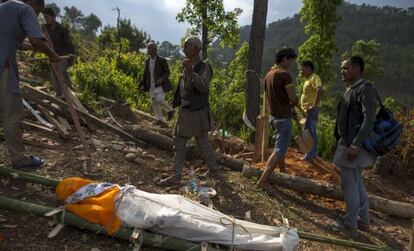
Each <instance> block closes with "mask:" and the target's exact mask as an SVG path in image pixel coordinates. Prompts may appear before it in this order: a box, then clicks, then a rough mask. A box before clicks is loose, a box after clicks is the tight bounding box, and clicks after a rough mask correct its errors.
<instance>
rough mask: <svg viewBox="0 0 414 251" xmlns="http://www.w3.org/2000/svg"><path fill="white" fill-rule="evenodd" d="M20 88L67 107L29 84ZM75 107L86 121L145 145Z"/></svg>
mask: <svg viewBox="0 0 414 251" xmlns="http://www.w3.org/2000/svg"><path fill="white" fill-rule="evenodd" d="M22 90H23V92H25V93H26V96H31V95H32V96H36V97H37V98H38V99H46V100H49V101H50V102H53V103H56V104H58V105H59V106H60V107H63V108H65V109H67V104H66V103H65V102H64V101H62V100H60V99H57V98H55V97H53V96H51V95H49V94H47V93H45V92H42V91H39V90H36V89H35V88H33V87H31V86H28V85H23V88H22ZM75 109H76V110H77V112H78V113H79V114H81V115H82V116H83V117H84V118H85V119H86V121H87V122H88V123H93V124H95V125H96V126H97V127H99V128H102V129H106V130H108V131H111V132H112V133H115V134H117V135H119V136H120V137H122V138H124V139H127V140H130V141H133V142H135V143H136V144H137V145H138V146H141V147H142V146H145V143H144V142H143V141H141V140H139V139H137V138H135V137H133V136H132V135H131V134H129V133H127V132H125V131H123V130H121V129H119V128H116V127H114V126H112V125H110V124H108V123H105V122H104V121H102V120H100V119H99V118H97V117H95V116H93V115H92V114H89V113H86V112H84V111H82V110H79V109H78V108H76V107H75Z"/></svg>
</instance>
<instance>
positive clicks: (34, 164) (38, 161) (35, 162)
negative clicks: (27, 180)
mask: <svg viewBox="0 0 414 251" xmlns="http://www.w3.org/2000/svg"><path fill="white" fill-rule="evenodd" d="M30 159H31V162H30V163H26V164H18V165H13V167H14V168H16V169H23V168H38V167H41V166H42V165H43V164H44V163H45V161H44V159H43V158H41V157H33V156H30Z"/></svg>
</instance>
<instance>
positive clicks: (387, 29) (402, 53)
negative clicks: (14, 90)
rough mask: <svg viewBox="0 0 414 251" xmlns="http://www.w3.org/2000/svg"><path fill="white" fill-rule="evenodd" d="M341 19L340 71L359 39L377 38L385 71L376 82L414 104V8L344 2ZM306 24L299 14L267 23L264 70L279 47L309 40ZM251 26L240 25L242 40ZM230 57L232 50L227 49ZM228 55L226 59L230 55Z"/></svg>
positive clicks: (384, 91) (383, 90)
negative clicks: (348, 53) (343, 61)
mask: <svg viewBox="0 0 414 251" xmlns="http://www.w3.org/2000/svg"><path fill="white" fill-rule="evenodd" d="M337 14H338V15H339V16H340V17H341V22H340V24H339V26H338V28H337V31H336V43H337V46H338V51H337V53H336V56H335V62H337V63H338V64H337V65H336V67H335V68H336V69H337V72H339V61H340V60H339V58H340V55H342V54H343V53H344V52H347V51H348V52H349V51H350V50H351V47H352V46H353V45H354V43H355V42H356V41H358V40H365V41H369V40H372V39H374V40H376V41H377V42H379V43H380V48H379V58H380V62H379V66H382V67H383V68H384V74H383V75H382V76H378V78H377V79H376V81H375V84H376V85H377V86H378V89H379V90H380V92H381V93H382V95H384V96H393V97H394V98H395V99H397V100H398V101H400V102H402V103H404V104H407V105H410V106H413V105H414V99H413V98H412V96H413V95H414V85H413V82H414V71H413V69H414V32H413V30H414V7H413V8H409V9H398V8H394V7H389V6H386V7H382V8H381V7H375V6H369V5H355V4H349V3H345V4H343V5H341V6H340V7H339V9H338V12H337ZM303 28H304V24H303V23H301V22H300V20H299V15H295V16H294V17H292V18H286V19H283V20H279V21H277V22H273V23H271V24H269V25H268V28H267V31H266V40H265V47H264V54H263V72H266V70H267V69H268V68H269V67H270V66H271V65H272V64H273V55H274V51H275V49H276V48H279V47H281V46H290V47H294V48H298V47H299V46H300V45H301V44H303V42H304V41H305V40H306V35H305V34H304V31H303ZM249 31H250V26H244V27H242V28H241V41H248V40H249ZM225 52H227V53H224V54H225V55H226V56H227V57H231V53H229V52H230V51H229V50H227V51H225ZM227 57H225V58H227Z"/></svg>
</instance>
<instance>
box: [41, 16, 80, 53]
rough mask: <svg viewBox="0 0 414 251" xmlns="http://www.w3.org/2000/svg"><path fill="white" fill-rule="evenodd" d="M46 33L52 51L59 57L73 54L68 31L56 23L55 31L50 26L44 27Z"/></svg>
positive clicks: (73, 50)
mask: <svg viewBox="0 0 414 251" xmlns="http://www.w3.org/2000/svg"><path fill="white" fill-rule="evenodd" d="M46 29H47V33H48V34H49V37H50V40H52V44H53V49H54V50H55V52H56V53H57V54H58V55H59V56H65V55H69V54H75V49H74V47H73V44H72V40H71V38H70V36H69V30H68V29H66V28H65V27H63V26H62V25H61V24H60V23H58V22H56V25H55V29H52V26H51V25H46Z"/></svg>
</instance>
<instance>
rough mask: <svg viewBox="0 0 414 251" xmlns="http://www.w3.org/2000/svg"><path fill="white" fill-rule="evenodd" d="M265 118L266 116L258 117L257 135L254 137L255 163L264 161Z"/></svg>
mask: <svg viewBox="0 0 414 251" xmlns="http://www.w3.org/2000/svg"><path fill="white" fill-rule="evenodd" d="M264 119H265V117H264V116H258V117H257V118H256V137H255V139H254V155H253V163H256V162H259V161H262V147H263V129H264V126H265V120H264Z"/></svg>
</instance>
